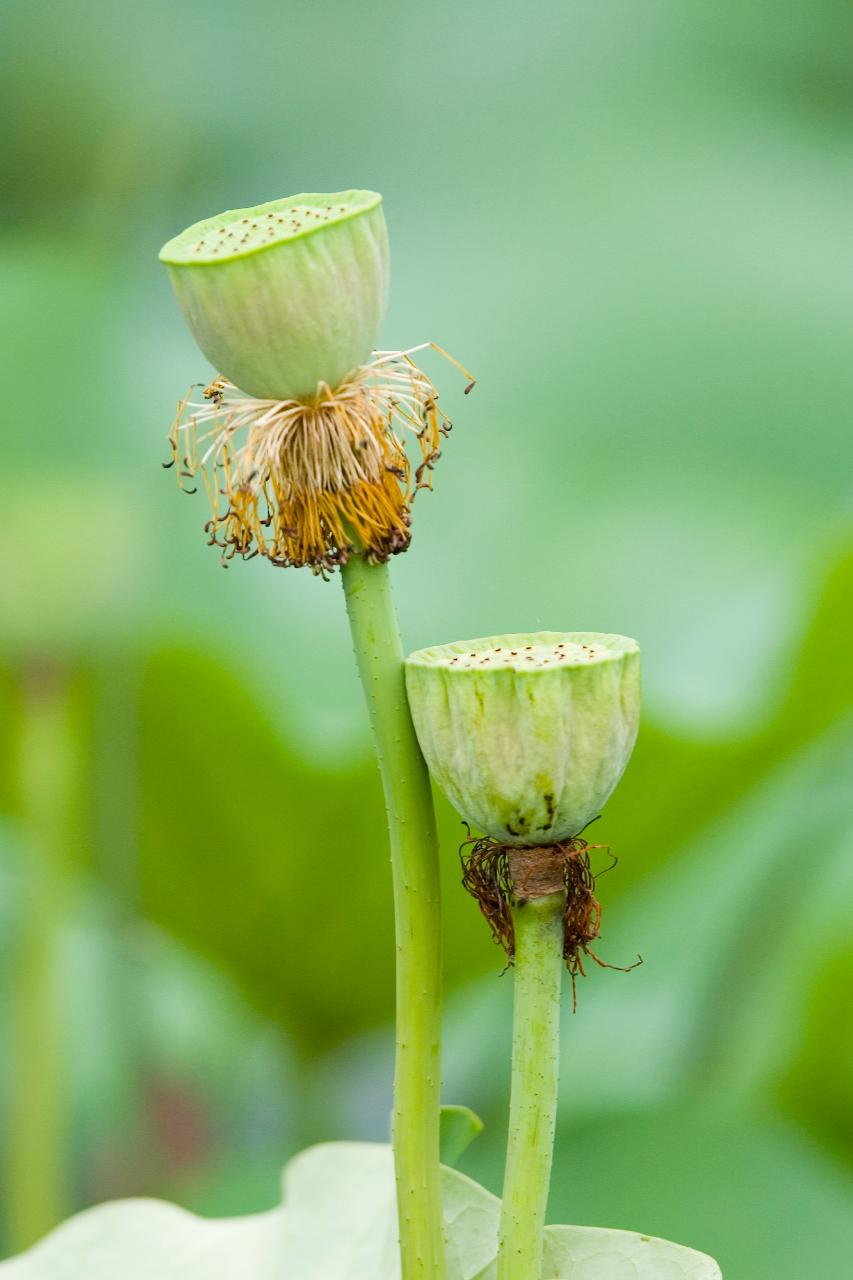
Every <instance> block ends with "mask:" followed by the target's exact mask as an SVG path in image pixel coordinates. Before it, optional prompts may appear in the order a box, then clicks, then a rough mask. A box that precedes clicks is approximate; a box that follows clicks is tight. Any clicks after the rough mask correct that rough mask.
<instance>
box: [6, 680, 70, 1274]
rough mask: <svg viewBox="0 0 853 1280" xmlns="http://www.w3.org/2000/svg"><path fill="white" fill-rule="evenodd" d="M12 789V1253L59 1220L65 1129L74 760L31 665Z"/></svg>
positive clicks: (65, 711)
mask: <svg viewBox="0 0 853 1280" xmlns="http://www.w3.org/2000/svg"><path fill="white" fill-rule="evenodd" d="M22 693H23V699H22V707H23V716H22V724H21V737H20V751H19V756H18V768H17V774H18V779H17V781H18V790H19V795H20V807H21V817H22V838H23V850H22V852H23V864H22V865H23V873H24V875H23V886H24V887H23V896H22V900H21V904H20V909H19V914H18V934H17V939H16V946H15V953H14V959H13V964H12V974H11V980H12V1024H11V1037H10V1044H9V1056H10V1086H11V1087H10V1096H9V1098H8V1102H9V1107H10V1114H9V1127H8V1148H7V1150H8V1165H7V1174H8V1180H7V1181H6V1209H7V1212H8V1220H9V1235H10V1241H9V1243H10V1245H11V1247H12V1249H13V1250H15V1251H16V1252H17V1251H19V1250H21V1249H24V1248H26V1247H28V1246H29V1245H31V1244H33V1242H34V1241H35V1240H37V1239H39V1237H40V1236H42V1235H44V1234H45V1232H46V1231H49V1230H50V1228H51V1227H55V1226H56V1225H57V1223H58V1222H60V1221H61V1220H62V1218H63V1217H64V1216H65V1208H66V1205H65V1200H66V1195H65V1181H64V1167H63V1166H64V1159H65V1141H64V1139H65V1127H66V1107H65V1098H64V1087H63V1086H64V1077H65V1070H64V1067H63V1062H62V1059H63V1035H62V1017H63V1014H62V997H61V993H60V987H59V984H60V971H61V965H60V957H59V954H58V950H59V939H60V932H61V927H62V922H63V919H64V916H65V909H66V897H67V892H66V890H67V878H68V850H67V844H68V809H69V804H70V793H71V787H72V778H71V772H72V761H73V759H74V741H73V729H72V724H71V715H70V709H69V704H68V688H67V684H66V682H65V679H64V675H63V673H62V672H59V671H56V670H54V669H51V668H50V667H46V666H45V667H42V666H35V667H34V668H33V669H32V670H30V671H28V672H27V673H26V675H25V678H24V680H23V684H22Z"/></svg>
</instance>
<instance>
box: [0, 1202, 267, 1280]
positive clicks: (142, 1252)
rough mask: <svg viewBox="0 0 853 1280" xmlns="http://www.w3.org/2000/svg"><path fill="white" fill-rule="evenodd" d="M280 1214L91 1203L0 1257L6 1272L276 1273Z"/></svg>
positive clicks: (102, 1279)
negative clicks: (208, 1215)
mask: <svg viewBox="0 0 853 1280" xmlns="http://www.w3.org/2000/svg"><path fill="white" fill-rule="evenodd" d="M280 1232H281V1219H280V1214H279V1213H277V1212H271V1213H265V1214H260V1215H258V1216H256V1217H245V1218H233V1219H231V1220H230V1221H229V1220H228V1219H222V1220H220V1221H216V1220H215V1219H202V1218H195V1217H193V1216H192V1214H189V1213H185V1212H184V1211H183V1210H182V1209H178V1208H175V1207H174V1206H173V1205H169V1204H164V1203H162V1202H160V1201H157V1200H127V1201H117V1202H116V1203H114V1204H106V1205H101V1206H99V1207H98V1208H97V1209H89V1210H88V1211H87V1212H86V1213H81V1214H80V1215H79V1217H76V1218H72V1219H71V1220H70V1221H69V1222H67V1223H66V1224H65V1225H64V1226H62V1227H59V1228H58V1229H57V1230H56V1231H54V1232H53V1233H52V1234H51V1235H49V1236H48V1237H47V1239H46V1240H44V1241H42V1243H41V1244H38V1245H36V1246H35V1248H34V1249H31V1250H30V1251H29V1252H28V1253H25V1254H22V1255H21V1256H20V1257H18V1258H13V1259H11V1260H10V1261H9V1262H3V1263H0V1275H2V1276H3V1277H4V1280H115V1277H116V1276H121V1280H165V1277H167V1276H169V1277H174V1278H175V1280H242V1277H245V1276H246V1275H251V1276H252V1277H253V1280H279V1277H280V1250H279V1237H280Z"/></svg>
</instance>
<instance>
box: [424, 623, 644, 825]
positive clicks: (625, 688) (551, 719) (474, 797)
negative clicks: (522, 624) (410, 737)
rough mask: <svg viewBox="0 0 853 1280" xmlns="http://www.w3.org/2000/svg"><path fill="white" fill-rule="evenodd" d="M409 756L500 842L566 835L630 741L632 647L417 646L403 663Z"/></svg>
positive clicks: (607, 638) (594, 802)
mask: <svg viewBox="0 0 853 1280" xmlns="http://www.w3.org/2000/svg"><path fill="white" fill-rule="evenodd" d="M406 687H407V690H408V695H409V705H410V707H411V712H412V718H413V720H414V724H415V729H416V730H417V734H418V739H419V741H420V745H421V750H422V751H423V753H424V756H425V758H426V761H427V764H428V765H429V767H430V770H431V772H432V774H433V776H434V777H435V779H436V781H437V782H438V783H439V784H440V785H441V787H442V788H443V789H444V791H445V792H446V794H447V796H448V797H449V799H450V800H451V802H452V803H453V805H454V806H455V808H456V809H458V811H459V813H460V814H461V815H462V817H463V818H464V819H465V820H466V821H467V822H469V823H471V825H472V826H474V827H476V828H477V829H478V830H480V831H483V832H485V833H486V834H487V835H489V836H491V837H492V838H493V839H495V840H501V841H503V842H504V843H506V844H516V845H530V844H549V843H551V842H552V841H555V840H566V839H568V838H569V837H571V836H574V835H577V833H578V832H579V831H581V830H582V829H583V827H585V826H586V824H587V823H588V822H590V821H591V820H592V819H593V818H595V817H597V815H598V814H599V812H600V810H601V807H602V805H603V804H604V802H605V801H606V800H607V798H608V796H609V795H610V794H611V792H612V791H613V788H614V787H615V786H616V783H617V782H618V781H619V779H620V777H621V776H622V773H623V771H624V769H625V766H626V764H627V763H628V759H629V757H630V754H631V751H632V749H633V746H634V742H635V739H636V736H637V727H638V723H639V714H640V649H639V645H638V644H637V642H636V641H635V640H631V639H629V638H628V637H626V636H618V635H605V634H601V633H599V632H578V631H572V632H565V633H563V632H555V631H541V632H534V633H531V634H529V635H504V636H488V637H486V638H485V639H481V640H468V641H460V642H458V643H455V644H448V645H439V646H436V647H434V648H430V649H421V650H419V651H418V652H417V653H413V654H412V655H411V656H410V657H409V658H408V659H407V661H406Z"/></svg>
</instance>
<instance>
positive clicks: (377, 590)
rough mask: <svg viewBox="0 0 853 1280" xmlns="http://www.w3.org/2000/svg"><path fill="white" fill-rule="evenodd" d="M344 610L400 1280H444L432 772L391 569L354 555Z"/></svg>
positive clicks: (437, 896)
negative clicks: (364, 762) (364, 778)
mask: <svg viewBox="0 0 853 1280" xmlns="http://www.w3.org/2000/svg"><path fill="white" fill-rule="evenodd" d="M343 584H344V591H345V593H346V601H347V612H348V614H349V620H350V627H351V629H352V636H353V643H354V646H355V655H356V659H357V661H358V669H359V673H360V675H361V680H362V683H363V685H364V690H365V694H366V697H367V705H368V709H369V712H370V721H371V724H372V727H373V734H374V738H375V741H376V752H377V755H378V757H379V768H380V771H381V774H382V783H383V786H384V789H385V805H386V809H387V813H388V829H389V833H390V837H391V866H392V873H393V881H394V910H395V921H396V935H397V1016H396V1037H397V1039H396V1070H395V1080H394V1134H393V1137H394V1159H395V1166H396V1177H397V1208H398V1216H399V1229H400V1251H401V1262H402V1277H403V1280H444V1276H445V1261H444V1227H443V1219H442V1210H441V1186H440V1178H439V1111H440V1092H441V1061H440V1053H441V916H440V894H439V866H438V844H437V840H436V834H435V816H434V813H433V806H432V796H431V793H430V785H429V774H428V772H427V768H426V765H425V764H424V761H423V758H422V756H421V753H420V748H419V747H418V742H417V738H416V737H415V731H414V729H413V727H412V722H411V718H410V716H409V707H408V703H407V701H406V691H405V685H404V677H403V649H402V645H401V643H400V635H399V630H398V627H397V620H396V617H395V615H394V607H393V602H392V599H391V587H390V582H389V578H388V567H387V565H384V564H382V565H369V564H367V563H366V562H365V560H364V559H363V558H362V557H361V556H352V558H351V559H350V561H349V563H348V564H347V565H345V567H344V569H343Z"/></svg>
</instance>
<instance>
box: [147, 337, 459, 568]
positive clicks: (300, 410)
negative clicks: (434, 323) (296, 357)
mask: <svg viewBox="0 0 853 1280" xmlns="http://www.w3.org/2000/svg"><path fill="white" fill-rule="evenodd" d="M425 345H426V346H432V347H434V344H433V343H427V344H425ZM420 349H421V348H414V350H420ZM435 350H437V351H439V353H440V354H441V355H444V356H446V358H447V359H449V360H451V362H452V363H453V364H456V363H457V362H456V361H455V360H453V358H452V357H450V356H447V353H446V352H444V351H442V350H441V348H440V347H435ZM411 356H412V352H405V351H392V352H378V353H377V354H376V357H375V359H374V360H372V361H371V363H370V364H368V365H365V366H364V367H363V368H361V369H357V370H356V371H355V372H354V373H353V374H351V375H350V377H349V378H348V379H347V380H346V381H345V382H343V383H342V384H341V385H340V386H338V387H335V388H331V387H329V386H327V385H326V384H321V385H320V387H319V388H318V392H317V395H316V396H315V397H314V399H313V400H311V401H310V402H305V403H303V402H302V401H299V400H280V401H275V400H257V399H254V398H253V397H250V396H245V395H243V393H242V392H240V391H238V390H237V388H236V387H234V386H233V385H232V384H231V383H230V382H228V381H227V380H226V379H224V378H217V379H216V380H215V381H214V382H212V383H211V384H210V386H208V387H205V389H204V393H203V401H201V402H198V401H194V400H192V399H191V398H190V396H191V395H192V392H190V395H188V396H187V397H186V399H184V400H182V401H181V403H180V404H179V406H178V412H177V416H176V418H175V422H174V425H173V427H172V431H171V434H170V436H169V443H170V445H171V449H172V463H174V464H175V466H176V470H177V474H178V477H179V483H180V484H181V487H182V488H185V485H184V481H185V480H192V479H194V478H195V477H196V476H197V475H199V474H201V476H202V477H203V480H204V484H205V486H206V488H207V493H208V497H209V498H210V503H211V507H212V510H213V516H212V518H211V519H210V520H209V521H208V522H207V524H206V525H205V530H206V532H207V533H208V534H209V537H210V544H211V545H213V546H217V547H219V548H220V549H221V551H222V562H223V564H226V565H227V563H228V561H229V560H231V559H232V558H233V557H234V556H237V555H239V556H241V557H242V558H243V559H251V558H252V557H253V556H255V555H262V556H265V557H266V558H267V559H268V560H269V561H271V563H272V564H275V565H279V566H290V565H294V566H300V565H308V566H310V568H311V569H312V570H313V571H314V572H315V573H326V572H327V571H330V570H332V569H334V568H335V567H336V566H338V565H340V564H344V563H345V562H346V560H347V559H348V557H349V556H350V554H351V553H352V552H353V550H354V549H356V548H358V549H359V550H361V551H363V552H364V553H365V555H366V557H367V559H368V560H370V561H371V562H379V561H383V560H387V559H388V557H389V556H391V555H394V554H395V553H397V552H399V551H405V550H406V548H407V547H408V545H409V541H410V536H411V535H410V532H409V525H410V506H411V502H412V500H413V498H414V495H415V493H416V492H417V491H418V490H419V489H427V488H431V487H432V476H431V472H432V468H433V467H434V465H435V463H436V462H437V460H438V459H439V457H440V456H441V451H440V443H441V438H442V437H443V436H446V435H447V434H448V433H449V431H450V429H451V423H450V421H449V419H448V418H447V416H446V415H445V414H444V413H443V412H442V410H441V409H440V408H439V406H438V393H437V391H436V389H435V387H434V386H433V384H432V382H431V381H430V379H429V378H428V377H427V375H426V374H425V373H423V371H422V370H421V369H419V368H418V366H417V365H416V364H415V363H414V361H413V360H412V358H411ZM459 367H460V368H461V366H459ZM463 372H464V370H463ZM471 386H473V382H471V383H469V385H468V386H467V387H466V392H467V391H469V390H470V389H471ZM398 428H404V429H405V430H407V431H410V432H412V433H413V434H414V436H415V438H416V439H417V442H418V445H419V447H420V463H419V465H418V466H417V467H416V468H415V469H414V473H413V468H412V464H411V462H410V460H409V458H408V456H407V453H406V448H405V443H404V440H403V439H401V437H400V436H399V435H398V432H397V429H398ZM172 463H170V464H168V465H172ZM187 492H195V490H194V489H187Z"/></svg>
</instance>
